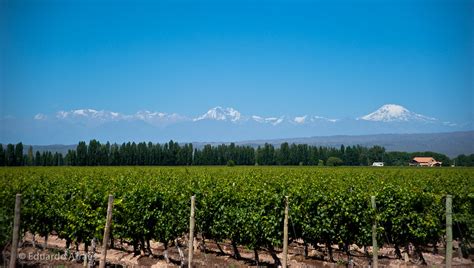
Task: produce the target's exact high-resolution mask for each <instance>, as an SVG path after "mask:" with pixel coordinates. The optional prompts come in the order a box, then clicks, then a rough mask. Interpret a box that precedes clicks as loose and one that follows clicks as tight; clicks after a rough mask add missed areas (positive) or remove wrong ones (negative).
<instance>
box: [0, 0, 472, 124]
mask: <svg viewBox="0 0 474 268" xmlns="http://www.w3.org/2000/svg"><path fill="white" fill-rule="evenodd" d="M0 8H1V10H0V27H1V28H0V39H1V40H3V41H1V42H0V43H1V45H0V46H1V53H2V54H1V62H0V73H1V76H0V79H1V80H0V86H1V92H0V94H1V95H0V96H1V103H0V104H1V115H2V116H3V117H5V116H14V117H33V116H34V115H35V114H37V113H45V114H52V113H55V112H57V111H59V110H71V109H79V108H93V109H97V110H102V109H105V110H110V111H117V112H121V113H128V114H130V113H134V112H136V111H139V110H152V111H161V112H177V113H180V114H184V115H196V114H201V113H203V112H205V111H207V110H208V109H209V108H211V107H214V106H217V105H221V106H229V107H234V108H236V109H238V110H239V111H241V112H244V113H246V114H259V115H274V114H295V115H298V114H313V115H322V116H328V117H339V118H340V117H345V116H348V117H349V116H354V115H355V116H360V115H364V114H367V113H369V112H372V111H374V110H375V109H377V108H378V107H380V106H381V105H383V104H386V103H396V104H400V105H403V106H405V107H407V108H408V109H410V110H412V111H414V112H417V113H420V114H424V115H428V116H432V117H436V118H439V119H441V120H449V121H454V122H466V121H470V122H472V121H473V107H474V105H473V104H474V97H473V91H474V90H473V88H474V71H473V68H474V67H473V66H474V55H473V54H474V41H473V40H474V2H473V1H328V2H326V1H199V2H197V1H196V2H193V1H149V2H147V1H121V2H115V1H77V0H76V1H18V0H4V1H1V3H0Z"/></svg>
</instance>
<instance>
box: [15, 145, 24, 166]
mask: <svg viewBox="0 0 474 268" xmlns="http://www.w3.org/2000/svg"><path fill="white" fill-rule="evenodd" d="M15 158H16V160H15V165H16V166H23V164H24V163H23V162H24V161H23V159H24V157H23V143H21V142H19V143H17V144H16V145H15Z"/></svg>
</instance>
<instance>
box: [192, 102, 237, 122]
mask: <svg viewBox="0 0 474 268" xmlns="http://www.w3.org/2000/svg"><path fill="white" fill-rule="evenodd" d="M241 118H242V117H241V114H240V112H239V111H237V110H235V109H234V108H230V107H226V108H222V107H221V106H217V107H214V108H212V109H210V110H209V111H207V112H206V113H205V114H203V115H201V116H199V117H196V118H194V119H193V121H200V120H206V119H207V120H218V121H231V122H236V121H239V120H240V119H241Z"/></svg>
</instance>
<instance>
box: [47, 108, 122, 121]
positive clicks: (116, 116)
mask: <svg viewBox="0 0 474 268" xmlns="http://www.w3.org/2000/svg"><path fill="white" fill-rule="evenodd" d="M56 118H58V119H96V120H103V121H107V120H120V119H122V118H123V116H122V115H121V114H120V113H116V112H110V111H105V110H101V111H97V110H94V109H78V110H71V111H59V112H57V113H56Z"/></svg>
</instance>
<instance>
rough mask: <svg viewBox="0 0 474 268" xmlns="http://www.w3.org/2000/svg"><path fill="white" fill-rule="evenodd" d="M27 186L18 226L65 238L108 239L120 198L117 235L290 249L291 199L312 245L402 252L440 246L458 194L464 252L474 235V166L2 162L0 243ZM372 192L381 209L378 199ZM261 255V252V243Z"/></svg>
mask: <svg viewBox="0 0 474 268" xmlns="http://www.w3.org/2000/svg"><path fill="white" fill-rule="evenodd" d="M16 193H21V194H22V210H21V233H22V234H24V233H27V232H28V233H32V234H38V235H40V236H43V237H48V236H49V235H52V234H54V235H55V236H58V237H59V238H61V239H64V240H65V241H67V245H68V246H69V245H72V246H74V245H76V244H79V243H84V244H85V245H86V246H89V245H90V243H91V241H92V240H93V239H94V238H96V239H98V241H102V236H103V231H104V226H105V221H106V218H105V215H106V211H107V199H108V195H109V194H113V195H114V197H115V201H114V211H113V224H112V230H111V237H112V239H114V240H120V241H122V242H123V243H127V244H129V245H130V246H131V247H133V250H134V251H135V253H136V254H140V253H141V252H147V251H149V250H150V241H157V242H162V243H163V244H164V245H165V248H166V247H168V246H171V245H173V243H177V242H176V241H177V239H180V238H182V237H184V236H185V235H186V234H187V232H188V229H189V215H190V197H191V196H192V195H195V200H196V206H195V207H196V231H195V233H196V234H197V236H199V237H204V238H205V239H207V240H210V241H217V242H220V241H228V242H229V243H230V245H232V246H233V249H234V256H235V257H238V255H239V252H238V250H237V246H244V247H246V248H248V249H251V250H264V251H266V252H269V254H271V255H272V256H273V257H275V261H277V257H276V252H277V251H278V250H279V249H280V248H281V247H282V237H283V217H284V206H285V196H288V200H289V230H290V231H289V239H290V242H292V241H300V242H301V243H302V244H303V245H304V247H305V249H306V248H307V247H312V248H318V247H320V246H321V245H323V246H326V248H327V249H328V251H327V252H326V256H325V258H326V259H328V260H332V261H334V259H333V256H332V254H333V253H332V247H331V246H332V245H338V246H339V247H338V248H339V249H342V250H345V251H347V253H348V254H349V246H350V245H354V244H355V245H358V246H359V247H364V246H370V245H371V243H372V240H371V233H372V229H371V228H372V223H373V222H374V221H376V222H377V225H378V228H377V234H378V241H379V246H381V247H383V246H384V245H390V246H392V247H394V248H395V251H396V254H397V256H399V257H400V258H401V257H402V256H401V253H400V252H401V251H403V250H404V249H405V248H406V247H407V246H408V245H409V244H410V245H412V246H413V247H414V249H415V251H422V250H424V249H425V248H426V247H431V248H433V247H435V248H436V245H439V244H441V245H442V244H443V241H444V234H445V197H446V195H447V194H451V195H452V196H453V236H454V239H455V240H457V241H459V243H460V247H461V249H462V251H463V253H464V254H466V255H467V254H469V252H472V249H471V247H472V245H473V243H474V214H473V211H474V169H469V168H438V169H422V168H380V169H378V168H375V169H374V168H362V167H361V168H316V167H160V168H157V167H36V168H35V167H24V168H1V169H0V236H1V237H0V244H1V246H2V247H3V246H5V245H6V244H7V243H8V242H9V241H11V228H12V227H11V226H12V221H13V220H12V219H13V214H14V211H13V210H14V207H15V194H16ZM371 196H375V197H376V205H377V209H376V210H374V209H372V208H371V205H370V199H371ZM256 252H257V251H256Z"/></svg>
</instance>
